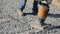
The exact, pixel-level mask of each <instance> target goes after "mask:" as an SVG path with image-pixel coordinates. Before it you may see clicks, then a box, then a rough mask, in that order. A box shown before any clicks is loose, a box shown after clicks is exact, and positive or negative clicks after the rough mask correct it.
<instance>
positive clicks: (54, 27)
mask: <svg viewBox="0 0 60 34" xmlns="http://www.w3.org/2000/svg"><path fill="white" fill-rule="evenodd" d="M53 29H60V25H59V26H51V27H50V28H47V29H45V30H42V31H39V32H37V33H41V32H47V31H49V30H53Z"/></svg>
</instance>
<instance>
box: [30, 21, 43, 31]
mask: <svg viewBox="0 0 60 34" xmlns="http://www.w3.org/2000/svg"><path fill="white" fill-rule="evenodd" d="M30 25H31V27H32V28H34V29H36V30H35V32H39V31H41V30H44V28H43V27H41V25H40V23H39V22H38V21H35V22H31V23H30Z"/></svg>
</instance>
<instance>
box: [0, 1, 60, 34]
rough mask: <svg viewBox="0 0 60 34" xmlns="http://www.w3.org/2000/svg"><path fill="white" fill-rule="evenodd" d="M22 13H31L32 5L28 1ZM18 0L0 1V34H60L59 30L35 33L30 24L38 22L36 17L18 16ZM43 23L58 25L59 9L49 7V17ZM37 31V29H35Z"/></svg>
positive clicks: (59, 18) (57, 7)
mask: <svg viewBox="0 0 60 34" xmlns="http://www.w3.org/2000/svg"><path fill="white" fill-rule="evenodd" d="M28 2H29V3H27V5H26V7H25V9H24V13H32V6H33V5H32V3H33V2H32V3H31V1H28ZM18 4H19V0H0V34H60V29H52V30H49V31H41V32H39V33H38V32H35V30H34V29H32V27H31V26H30V24H29V23H30V22H35V21H38V19H39V18H38V16H37V15H26V16H19V15H18V13H17V11H18ZM45 23H51V24H52V25H55V26H57V25H60V7H59V6H54V5H50V11H49V15H48V17H47V18H46V21H45ZM36 30H37V29H36Z"/></svg>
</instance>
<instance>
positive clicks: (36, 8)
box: [33, 0, 38, 15]
mask: <svg viewBox="0 0 60 34" xmlns="http://www.w3.org/2000/svg"><path fill="white" fill-rule="evenodd" d="M37 11H38V0H34V3H33V14H34V15H36V14H37Z"/></svg>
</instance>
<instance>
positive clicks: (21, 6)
mask: <svg viewBox="0 0 60 34" xmlns="http://www.w3.org/2000/svg"><path fill="white" fill-rule="evenodd" d="M26 1H27V0H20V3H19V6H18V14H19V15H20V16H22V15H23V10H24V8H25V5H26Z"/></svg>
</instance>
